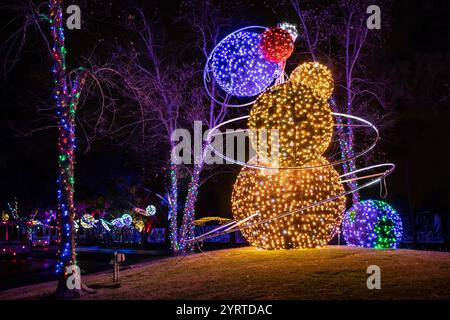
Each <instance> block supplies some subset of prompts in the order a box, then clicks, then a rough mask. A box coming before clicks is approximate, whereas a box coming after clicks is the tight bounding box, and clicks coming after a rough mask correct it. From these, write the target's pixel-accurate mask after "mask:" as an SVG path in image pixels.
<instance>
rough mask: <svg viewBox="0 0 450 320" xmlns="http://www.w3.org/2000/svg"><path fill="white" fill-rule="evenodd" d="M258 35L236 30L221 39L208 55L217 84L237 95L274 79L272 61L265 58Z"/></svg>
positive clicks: (275, 67) (254, 92) (256, 90)
mask: <svg viewBox="0 0 450 320" xmlns="http://www.w3.org/2000/svg"><path fill="white" fill-rule="evenodd" d="M260 41H261V35H260V34H259V33H256V32H249V31H239V32H236V33H232V34H231V35H229V36H228V37H226V38H225V39H223V40H222V41H221V42H220V43H219V45H218V46H217V47H216V48H215V50H214V51H213V53H212V55H211V70H212V73H213V75H214V79H215V80H216V82H217V84H218V85H219V86H220V87H221V88H222V89H223V90H224V91H225V92H227V93H229V94H231V95H233V96H237V97H252V96H255V95H257V94H259V93H261V92H263V91H264V90H265V89H266V88H267V87H268V86H269V85H270V84H271V83H272V82H273V80H274V78H275V77H276V73H277V71H278V65H277V64H276V63H273V62H270V61H268V60H266V59H265V58H264V56H263V54H262V51H261V48H260V46H259V44H260Z"/></svg>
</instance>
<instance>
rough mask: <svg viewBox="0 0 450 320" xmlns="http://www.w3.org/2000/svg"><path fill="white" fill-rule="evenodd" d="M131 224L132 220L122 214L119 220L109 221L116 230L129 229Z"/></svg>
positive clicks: (126, 214)
mask: <svg viewBox="0 0 450 320" xmlns="http://www.w3.org/2000/svg"><path fill="white" fill-rule="evenodd" d="M132 223H133V218H132V217H131V216H130V215H129V214H128V213H125V214H123V215H122V216H121V217H120V218H117V219H114V220H113V221H111V224H112V225H113V226H114V227H116V228H123V227H129V226H131V224H132Z"/></svg>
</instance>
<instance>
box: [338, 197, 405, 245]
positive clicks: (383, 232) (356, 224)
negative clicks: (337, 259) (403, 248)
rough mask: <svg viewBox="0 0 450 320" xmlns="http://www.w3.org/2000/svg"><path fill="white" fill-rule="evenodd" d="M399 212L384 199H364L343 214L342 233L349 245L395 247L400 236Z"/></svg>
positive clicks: (400, 222)
mask: <svg viewBox="0 0 450 320" xmlns="http://www.w3.org/2000/svg"><path fill="white" fill-rule="evenodd" d="M402 231H403V228H402V221H401V219H400V216H399V214H398V213H397V211H395V209H394V208H392V207H391V206H390V205H388V204H387V203H386V202H384V201H379V200H364V201H361V202H359V203H357V204H355V205H353V206H352V207H351V208H350V209H349V210H348V211H347V212H346V214H345V218H344V222H343V233H344V239H345V242H347V245H349V246H356V247H368V248H376V249H386V248H397V246H398V244H399V242H400V240H401V238H402Z"/></svg>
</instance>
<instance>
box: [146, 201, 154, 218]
mask: <svg viewBox="0 0 450 320" xmlns="http://www.w3.org/2000/svg"><path fill="white" fill-rule="evenodd" d="M145 213H146V214H147V216H148V217H151V216H154V215H155V214H156V207H155V206H154V205H152V204H151V205H148V206H147V208H145Z"/></svg>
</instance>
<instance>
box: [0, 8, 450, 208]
mask: <svg viewBox="0 0 450 320" xmlns="http://www.w3.org/2000/svg"><path fill="white" fill-rule="evenodd" d="M124 2H126V1H112V3H113V7H117V8H114V9H115V10H118V11H119V10H120V8H119V6H121V5H123V4H119V3H124ZM164 2H166V4H164V5H161V4H158V5H155V6H153V5H151V4H149V3H148V2H147V4H146V5H145V9H146V10H147V11H149V12H151V10H154V7H159V10H160V12H161V16H162V23H164V24H167V25H170V24H171V21H172V20H171V19H172V16H173V15H174V14H175V13H176V11H177V8H178V5H177V1H173V2H172V1H164ZM167 2H170V4H167ZM83 3H84V2H83ZM130 3H131V2H130ZM133 3H134V2H133ZM258 3H260V4H257V5H255V6H253V7H252V8H251V9H248V8H242V9H239V10H236V17H235V21H236V24H237V25H236V28H238V27H241V26H243V25H247V24H265V25H271V24H275V23H276V22H278V21H280V20H284V19H290V20H291V21H296V20H295V13H294V12H293V10H292V12H289V11H287V10H285V11H283V12H282V13H278V12H274V11H273V10H271V6H270V3H271V2H270V1H264V2H263V1H260V2H258ZM280 15H284V16H281V17H280ZM94 16H95V15H94ZM11 17H12V16H11V13H10V12H7V11H3V12H2V21H9V20H10V19H11ZM241 17H242V21H241V22H240V18H241ZM90 23H91V24H95V22H93V21H91V22H90ZM239 23H240V24H239ZM449 24H450V6H449V5H448V1H397V2H394V5H393V12H392V24H391V26H390V27H389V28H390V29H389V33H390V35H389V37H388V41H387V43H386V44H385V48H384V50H386V52H388V55H387V57H388V58H387V61H386V68H391V67H396V68H400V67H401V70H409V73H407V74H405V75H398V79H396V81H402V77H404V78H403V79H410V80H411V79H413V80H414V81H412V83H413V84H414V86H412V87H411V86H410V87H409V90H408V92H406V93H405V96H406V95H407V96H408V97H407V98H406V97H404V96H402V97H400V98H398V99H396V100H395V101H394V103H393V105H394V108H395V111H396V115H395V122H394V124H393V127H391V128H389V130H386V135H384V136H382V141H381V143H380V144H379V145H378V146H377V148H381V149H382V150H383V152H384V153H385V155H384V157H385V159H383V160H385V161H388V162H394V163H395V164H396V165H397V169H396V171H395V172H394V173H393V174H392V175H391V176H389V177H388V179H387V183H388V191H389V193H388V197H387V200H388V201H389V202H391V203H392V204H393V205H394V206H395V207H396V208H397V209H398V210H399V211H400V212H402V213H408V212H409V211H410V210H411V209H412V210H416V211H418V210H431V211H438V212H443V211H449V212H450V184H449V182H448V181H450V169H449V168H450V166H449V163H450V152H449V146H450V143H449V138H450V126H449V125H448V123H449V121H450V105H449V102H450V101H449V99H448V94H449V90H448V89H449V87H448V83H449V82H448V80H449V79H450V52H449V41H450V39H449V35H450V26H449ZM102 26H104V25H101V24H99V25H98V29H101V28H102ZM111 29H113V28H111ZM182 29H183V26H180V25H175V26H174V27H173V29H172V30H169V33H170V32H171V33H172V34H173V37H175V38H176V33H177V32H178V31H179V30H182ZM99 32H100V33H102V35H103V36H105V39H108V35H109V36H112V34H113V33H114V31H101V30H100V31H99ZM108 32H109V34H108ZM0 34H1V37H2V40H3V39H5V37H6V32H5V31H2V33H0ZM96 36H97V35H96V33H95V32H94V33H92V34H89V35H80V34H76V31H72V32H68V34H67V39H68V40H67V41H68V48H69V50H68V51H69V57H70V55H71V54H73V55H75V54H76V53H77V51H83V50H85V49H86V48H87V47H88V46H89V45H90V41H91V40H92V39H94V38H95V37H96ZM224 36H225V35H224ZM71 62H73V61H71V60H70V58H69V63H71ZM50 76H51V74H50V70H49V59H48V57H47V56H46V52H45V48H42V44H41V43H40V41H39V38H38V37H37V36H36V35H35V36H33V37H30V38H29V43H27V46H26V47H25V48H24V51H23V53H22V55H21V56H20V59H19V61H17V64H16V66H15V67H14V69H12V70H11V71H10V72H9V73H8V74H7V75H6V76H2V78H1V80H0V94H1V96H2V97H1V100H0V101H1V104H0V211H2V210H4V209H6V204H7V202H8V201H12V200H13V199H14V197H17V198H18V199H19V202H20V205H21V206H22V207H23V208H24V209H23V210H26V209H31V208H35V207H48V206H50V207H51V206H55V204H56V178H57V147H56V142H55V141H56V134H57V131H56V128H55V127H53V128H48V129H47V130H43V131H37V132H33V133H30V132H29V131H30V128H31V129H32V128H37V127H43V126H54V124H55V123H56V121H55V119H51V118H49V119H44V120H43V119H41V118H40V114H39V113H38V112H36V101H45V100H47V101H48V97H49V96H50V94H51V78H50ZM443 81H444V82H445V83H446V84H447V92H444V94H442V91H439V90H437V89H436V90H437V91H433V88H438V87H439V86H442V82H443ZM430 97H431V98H430ZM439 97H440V98H439ZM23 133H30V134H29V135H27V136H24V135H23ZM79 140H80V142H79V150H78V154H77V158H78V159H77V168H76V179H77V185H76V190H77V191H76V199H79V200H83V199H85V198H90V197H92V196H93V195H98V196H101V195H103V196H107V195H108V194H111V192H113V193H114V192H117V190H116V191H112V190H113V189H115V185H116V184H117V183H118V181H122V182H123V181H133V179H134V177H135V176H137V175H139V174H140V172H142V170H143V168H142V167H141V166H140V165H138V164H137V161H136V159H135V157H134V155H133V154H132V153H130V152H127V151H123V150H120V149H119V148H117V147H116V146H114V145H113V144H109V143H107V142H101V143H98V144H94V145H93V146H92V147H91V149H90V150H89V152H87V153H85V152H84V149H85V144H84V142H83V138H82V136H79ZM148 169H149V168H147V170H148ZM151 177H153V178H151V179H153V180H152V182H150V183H149V184H150V185H151V186H152V188H154V189H155V190H158V191H159V192H161V191H162V183H161V176H160V175H158V176H156V174H154V175H151ZM235 177H236V174H235V173H234V174H233V173H224V174H221V175H219V176H217V177H215V178H214V179H212V180H211V181H209V182H207V183H206V184H204V185H203V186H202V189H201V191H200V196H199V201H198V208H199V215H200V216H206V215H219V216H230V214H231V210H230V195H231V190H232V185H233V182H234V180H235ZM378 193H379V188H378V187H377V186H375V187H372V188H371V189H369V190H367V191H365V192H364V195H365V196H366V197H378Z"/></svg>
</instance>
